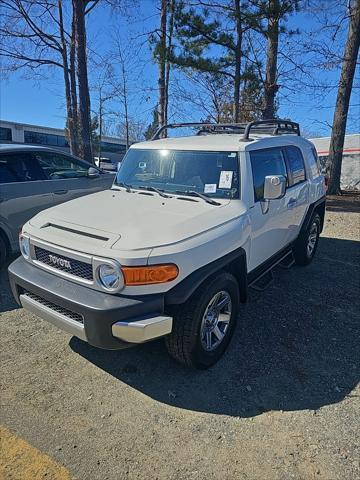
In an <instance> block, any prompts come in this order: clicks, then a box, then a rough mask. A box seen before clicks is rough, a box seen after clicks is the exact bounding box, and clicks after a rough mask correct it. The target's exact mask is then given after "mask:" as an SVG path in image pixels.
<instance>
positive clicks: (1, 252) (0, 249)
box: [0, 235, 8, 268]
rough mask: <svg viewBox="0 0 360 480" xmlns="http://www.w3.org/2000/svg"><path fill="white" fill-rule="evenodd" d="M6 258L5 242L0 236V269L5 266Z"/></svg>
mask: <svg viewBox="0 0 360 480" xmlns="http://www.w3.org/2000/svg"><path fill="white" fill-rule="evenodd" d="M7 257H8V248H7V244H6V242H5V240H4V239H3V237H2V236H1V235H0V268H1V267H3V266H4V265H5V262H6V260H7Z"/></svg>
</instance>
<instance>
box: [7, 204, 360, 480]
mask: <svg viewBox="0 0 360 480" xmlns="http://www.w3.org/2000/svg"><path fill="white" fill-rule="evenodd" d="M358 207H359V204H358V203H357V202H355V201H354V200H353V199H350V200H349V198H346V199H343V200H341V201H340V202H339V201H335V200H334V199H330V202H329V211H328V213H327V219H326V228H325V231H324V233H323V235H322V239H321V241H320V245H319V250H318V253H317V257H316V259H315V260H314V262H313V264H312V265H311V266H309V267H307V268H299V267H293V268H292V269H291V270H281V269H277V270H276V272H275V282H274V284H273V285H272V286H271V287H270V288H268V289H267V290H266V291H265V293H262V294H261V293H259V292H255V291H251V294H250V301H249V303H248V304H247V305H246V306H245V307H244V308H243V309H242V312H241V327H240V328H238V329H237V332H236V334H235V337H234V340H233V342H232V344H231V347H230V349H229V352H228V353H227V355H226V356H225V358H224V359H223V360H222V361H221V362H220V363H218V365H216V366H215V367H213V368H212V369H210V370H208V371H201V372H199V371H190V370H186V369H184V368H182V367H181V366H178V365H177V364H176V363H174V362H173V361H172V360H171V359H170V358H169V357H168V356H167V354H166V352H165V349H164V347H163V344H162V342H156V343H152V344H147V345H144V346H141V347H138V348H134V349H131V350H126V351H121V352H105V351H100V350H96V349H94V348H91V347H89V346H88V345H87V344H85V343H83V342H81V341H80V340H77V339H76V338H70V337H69V336H68V335H66V334H65V333H62V332H60V331H58V330H57V329H56V328H55V327H53V326H51V325H49V324H47V323H45V322H43V321H42V320H40V319H38V318H36V317H34V316H33V315H30V314H28V313H25V312H24V311H23V310H22V309H19V308H17V306H16V304H15V303H14V302H13V300H12V298H11V295H10V293H9V291H8V286H7V280H6V272H5V271H2V272H1V277H0V279H1V291H0V295H1V296H0V301H1V304H0V312H2V313H0V316H1V332H0V335H1V344H2V345H1V357H2V369H1V382H2V385H1V388H2V394H1V423H2V424H3V426H4V427H6V429H7V430H6V431H5V432H6V433H5V434H4V435H5V437H4V438H5V440H4V442H3V451H4V452H5V453H6V454H4V455H3V457H2V458H3V460H2V464H1V469H0V477H1V475H2V476H3V478H5V479H19V480H20V479H21V480H25V479H26V480H27V479H28V478H31V479H34V478H45V479H49V478H50V479H60V478H61V479H65V478H66V479H67V478H73V479H74V478H78V479H81V480H97V479H101V480H105V479H111V480H113V479H114V480H118V479H139V478H141V479H143V478H144V479H174V480H175V479H176V480H179V479H207V480H213V479H222V480H223V479H229V480H230V479H231V480H232V479H239V480H245V479H246V480H255V479H261V480H265V479H266V480H271V479H276V480H288V479H296V480H300V479H306V480H307V479H322V480H333V479H339V480H343V479H346V480H352V479H354V480H355V479H358V478H360V464H359V458H360V447H359V438H360V420H359V419H360V399H359V396H360V388H359V376H360V362H359V360H360V341H359V338H360V335H359V334H360V305H359V304H360V295H359V293H360V291H359V279H360V273H359V267H358V265H359V240H360V214H359V210H358ZM14 436H16V437H14ZM8 438H11V440H7V439H8ZM14 438H15V440H14ZM10 444H11V449H10V450H9V448H10V447H9V445H10ZM34 448H36V450H34ZM9 451H10V453H9ZM32 451H34V452H36V453H34V454H33V456H32V457H31V455H30V453H29V452H32ZM44 454H45V455H44ZM26 455H29V457H27V456H26ZM34 455H35V457H36V456H37V457H36V458H37V460H34ZM24 456H25V458H32V460H31V459H30V460H28V461H25V460H24ZM49 457H50V458H49ZM44 458H45V460H44ZM52 461H53V462H55V464H56V468H55V467H54V468H52V467H51V462H52ZM21 462H22V463H23V464H26V468H28V470H27V472H30V471H31V472H32V473H26V474H24V473H21V472H24V468H25V467H21ZM29 462H30V463H31V462H33V463H34V465H32V470H29V468H30V467H29ZM19 465H20V466H19ZM61 466H63V467H64V468H62V467H61ZM36 472H38V473H36Z"/></svg>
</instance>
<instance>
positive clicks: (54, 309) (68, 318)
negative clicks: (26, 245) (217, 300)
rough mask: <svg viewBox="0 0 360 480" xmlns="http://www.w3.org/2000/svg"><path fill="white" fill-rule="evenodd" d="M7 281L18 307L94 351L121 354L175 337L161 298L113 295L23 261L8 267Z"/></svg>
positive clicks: (154, 296)
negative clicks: (136, 345) (123, 350)
mask: <svg viewBox="0 0 360 480" xmlns="http://www.w3.org/2000/svg"><path fill="white" fill-rule="evenodd" d="M9 279H10V285H11V289H12V292H13V294H14V297H15V299H16V301H17V302H18V303H19V305H22V306H23V307H24V308H25V309H26V310H28V311H30V312H32V313H34V314H35V315H38V316H39V317H41V318H43V319H44V320H47V321H48V322H50V323H53V324H54V325H56V326H57V327H59V328H60V329H62V330H64V331H66V332H68V333H70V334H72V335H75V336H76V337H79V338H81V339H82V340H85V341H87V342H88V343H90V344H91V345H93V346H95V347H100V348H105V349H111V350H114V349H121V348H126V347H127V346H129V345H130V344H132V343H142V342H146V341H149V340H152V339H154V338H158V337H161V336H163V335H166V334H168V333H170V332H171V328H172V318H171V317H169V316H167V315H166V314H164V296H163V295H146V296H141V297H126V296H121V295H109V294H106V293H103V292H98V291H95V290H93V289H90V288H87V287H85V286H82V285H78V284H76V283H74V282H71V281H69V280H66V279H63V278H60V277H58V276H56V275H53V274H51V273H48V272H46V271H44V270H42V269H39V268H37V267H35V266H34V265H31V264H30V263H28V262H27V261H26V260H24V259H23V258H22V257H20V258H18V259H17V260H15V261H14V262H13V263H12V264H11V265H10V266H9Z"/></svg>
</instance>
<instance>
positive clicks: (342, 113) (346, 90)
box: [328, 0, 360, 195]
mask: <svg viewBox="0 0 360 480" xmlns="http://www.w3.org/2000/svg"><path fill="white" fill-rule="evenodd" d="M350 9H351V11H350V21H349V31H348V37H347V41H346V46H345V52H344V60H343V64H342V70H341V76H340V82H339V88H338V94H337V99H336V107H335V112H334V120H333V127H332V132H331V142H330V149H329V158H328V165H329V177H330V178H329V187H328V193H329V194H330V195H339V194H341V190H340V178H341V164H342V156H343V148H344V139H345V132H346V122H347V116H348V111H349V103H350V96H351V90H352V85H353V80H354V74H355V68H356V61H357V57H358V54H359V44H360V0H354V2H353V6H352V7H351V6H350Z"/></svg>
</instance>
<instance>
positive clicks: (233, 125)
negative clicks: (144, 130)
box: [151, 122, 246, 140]
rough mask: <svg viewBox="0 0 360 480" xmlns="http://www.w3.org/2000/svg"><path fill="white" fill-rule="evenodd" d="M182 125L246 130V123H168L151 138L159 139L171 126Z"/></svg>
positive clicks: (177, 126) (180, 126)
mask: <svg viewBox="0 0 360 480" xmlns="http://www.w3.org/2000/svg"><path fill="white" fill-rule="evenodd" d="M182 127H195V128H196V127H199V128H201V129H204V130H205V129H207V128H208V129H211V130H214V131H216V130H217V129H221V130H226V129H228V130H240V129H242V130H244V129H245V127H246V123H207V122H186V123H168V124H166V125H163V126H162V127H160V128H159V129H158V130H157V131H156V133H155V135H154V136H153V137H152V138H151V140H158V139H159V138H160V136H161V134H162V133H163V132H164V131H167V130H169V129H170V128H182Z"/></svg>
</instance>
